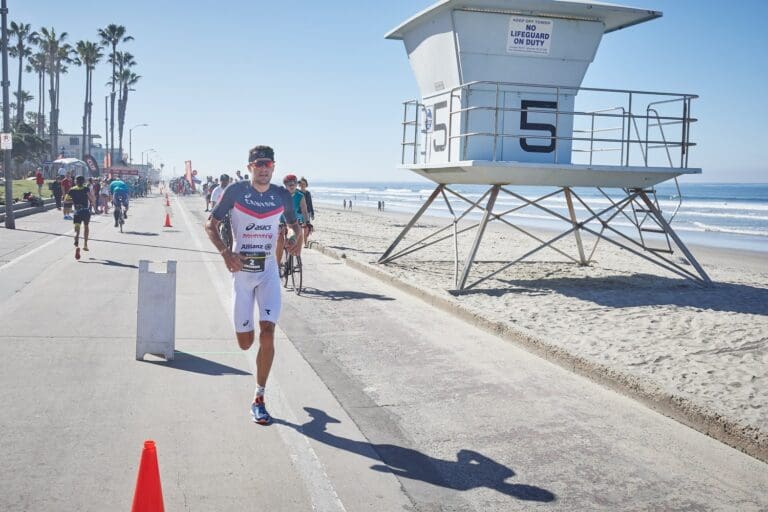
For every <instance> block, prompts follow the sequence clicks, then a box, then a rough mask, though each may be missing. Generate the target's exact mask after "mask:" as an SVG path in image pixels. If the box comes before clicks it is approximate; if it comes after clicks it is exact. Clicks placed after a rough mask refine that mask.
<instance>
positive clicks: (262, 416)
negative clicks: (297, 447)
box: [251, 396, 272, 425]
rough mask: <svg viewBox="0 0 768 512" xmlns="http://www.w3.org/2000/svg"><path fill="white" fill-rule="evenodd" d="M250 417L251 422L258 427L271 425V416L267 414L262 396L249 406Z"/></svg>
mask: <svg viewBox="0 0 768 512" xmlns="http://www.w3.org/2000/svg"><path fill="white" fill-rule="evenodd" d="M251 416H253V421H255V422H256V423H258V424H259V425H269V424H270V423H272V416H270V415H269V413H268V412H267V408H266V407H265V405H264V397H263V396H259V397H256V400H254V401H253V403H252V404H251Z"/></svg>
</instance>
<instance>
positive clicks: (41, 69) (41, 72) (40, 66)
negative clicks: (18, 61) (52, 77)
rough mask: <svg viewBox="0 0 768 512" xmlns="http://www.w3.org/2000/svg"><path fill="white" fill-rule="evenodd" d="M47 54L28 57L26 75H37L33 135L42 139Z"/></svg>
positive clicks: (40, 52) (40, 53)
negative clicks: (33, 73) (35, 116)
mask: <svg viewBox="0 0 768 512" xmlns="http://www.w3.org/2000/svg"><path fill="white" fill-rule="evenodd" d="M46 58H47V54H46V53H45V52H44V51H42V50H41V51H39V52H37V53H35V54H33V55H31V56H30V57H29V64H27V73H31V72H33V71H34V72H35V73H37V98H38V100H37V118H36V121H35V130H36V131H35V133H36V134H37V135H38V136H39V137H42V136H43V135H44V134H45V129H44V127H45V115H44V112H45V73H46V70H47V67H46Z"/></svg>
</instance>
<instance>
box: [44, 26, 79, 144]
mask: <svg viewBox="0 0 768 512" xmlns="http://www.w3.org/2000/svg"><path fill="white" fill-rule="evenodd" d="M66 38H67V33H66V32H62V33H61V34H60V35H58V36H57V35H56V30H55V29H54V28H53V27H51V28H50V29H47V28H45V27H43V28H41V29H40V38H39V40H38V44H39V45H40V47H41V48H42V49H43V50H44V51H45V53H46V68H47V71H48V83H49V85H50V89H48V99H49V100H50V104H51V116H50V119H49V135H50V138H51V158H52V159H53V158H55V157H56V152H57V151H58V148H59V89H60V88H59V79H60V77H61V74H62V73H66V72H67V68H66V66H64V64H65V63H68V62H71V58H70V55H71V53H72V47H71V46H70V45H69V44H67V43H65V42H64V41H65V40H66Z"/></svg>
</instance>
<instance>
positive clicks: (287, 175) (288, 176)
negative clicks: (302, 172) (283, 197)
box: [283, 174, 298, 184]
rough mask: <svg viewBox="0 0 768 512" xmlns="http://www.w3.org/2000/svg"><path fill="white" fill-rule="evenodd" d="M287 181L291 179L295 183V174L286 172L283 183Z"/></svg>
mask: <svg viewBox="0 0 768 512" xmlns="http://www.w3.org/2000/svg"><path fill="white" fill-rule="evenodd" d="M289 181H292V182H294V183H296V182H297V181H298V180H297V179H296V175H295V174H286V175H285V178H283V184H286V183H288V182H289Z"/></svg>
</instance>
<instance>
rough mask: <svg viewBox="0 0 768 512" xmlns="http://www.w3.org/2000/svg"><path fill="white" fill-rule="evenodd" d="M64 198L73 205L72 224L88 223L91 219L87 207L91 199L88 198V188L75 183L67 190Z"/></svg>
mask: <svg viewBox="0 0 768 512" xmlns="http://www.w3.org/2000/svg"><path fill="white" fill-rule="evenodd" d="M64 200H65V201H69V202H71V203H72V204H73V205H74V210H75V216H74V219H73V220H74V224H77V225H79V224H80V223H83V224H88V223H89V222H90V221H91V210H90V209H89V205H90V203H91V201H90V199H89V198H88V189H87V188H86V187H84V186H82V185H75V186H74V187H72V188H70V189H69V190H68V191H67V195H66V197H65V198H64Z"/></svg>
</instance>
